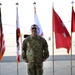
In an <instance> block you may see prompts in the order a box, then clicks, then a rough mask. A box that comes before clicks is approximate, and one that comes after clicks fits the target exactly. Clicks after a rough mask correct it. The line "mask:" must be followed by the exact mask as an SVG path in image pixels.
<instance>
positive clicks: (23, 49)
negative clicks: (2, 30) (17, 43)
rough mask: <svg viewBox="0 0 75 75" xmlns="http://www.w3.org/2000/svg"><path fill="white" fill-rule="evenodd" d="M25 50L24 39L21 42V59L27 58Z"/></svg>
mask: <svg viewBox="0 0 75 75" xmlns="http://www.w3.org/2000/svg"><path fill="white" fill-rule="evenodd" d="M26 50H27V45H26V40H24V41H23V43H22V58H23V59H27V58H26Z"/></svg>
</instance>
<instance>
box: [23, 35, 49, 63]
mask: <svg viewBox="0 0 75 75" xmlns="http://www.w3.org/2000/svg"><path fill="white" fill-rule="evenodd" d="M48 57H49V52H48V44H47V42H46V40H45V39H44V38H42V37H41V36H37V37H35V38H32V36H31V35H30V36H28V37H27V38H26V39H25V40H24V41H23V44H22V58H23V59H27V60H28V61H29V62H41V60H42V59H47V58H48Z"/></svg>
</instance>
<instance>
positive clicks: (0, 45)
mask: <svg viewBox="0 0 75 75" xmlns="http://www.w3.org/2000/svg"><path fill="white" fill-rule="evenodd" d="M4 52H5V40H4V34H3V28H2V21H1V7H0V61H1V60H2V57H3V55H4Z"/></svg>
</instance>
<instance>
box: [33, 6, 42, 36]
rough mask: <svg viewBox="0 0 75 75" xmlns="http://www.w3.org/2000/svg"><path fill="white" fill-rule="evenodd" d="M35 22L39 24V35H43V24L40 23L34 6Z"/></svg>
mask: <svg viewBox="0 0 75 75" xmlns="http://www.w3.org/2000/svg"><path fill="white" fill-rule="evenodd" d="M34 23H35V24H36V25H37V26H38V32H37V33H38V35H40V36H42V37H43V31H42V28H41V25H40V22H39V19H38V16H37V13H36V7H34Z"/></svg>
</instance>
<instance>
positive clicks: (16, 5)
mask: <svg viewBox="0 0 75 75" xmlns="http://www.w3.org/2000/svg"><path fill="white" fill-rule="evenodd" d="M18 5H19V4H18V3H16V9H17V8H18ZM17 75H19V71H18V61H17Z"/></svg>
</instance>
